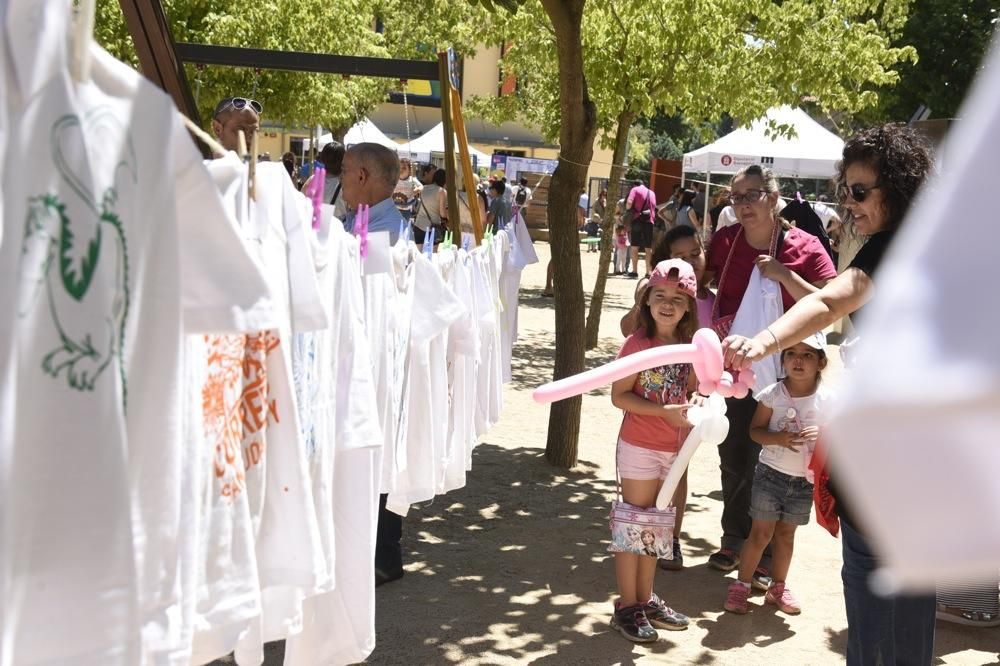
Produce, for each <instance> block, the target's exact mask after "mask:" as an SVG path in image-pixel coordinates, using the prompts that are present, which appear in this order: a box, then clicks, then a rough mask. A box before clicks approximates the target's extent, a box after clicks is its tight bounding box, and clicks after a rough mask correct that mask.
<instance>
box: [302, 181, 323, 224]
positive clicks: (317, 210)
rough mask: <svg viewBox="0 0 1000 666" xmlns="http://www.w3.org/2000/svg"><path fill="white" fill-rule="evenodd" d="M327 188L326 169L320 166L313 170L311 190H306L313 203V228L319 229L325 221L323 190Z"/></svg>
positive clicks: (310, 183)
mask: <svg viewBox="0 0 1000 666" xmlns="http://www.w3.org/2000/svg"><path fill="white" fill-rule="evenodd" d="M324 189H326V169H324V168H323V167H319V168H318V169H316V171H315V172H313V178H312V180H311V181H310V182H309V191H308V192H306V196H308V197H309V198H310V199H311V200H312V205H313V229H314V230H318V229H319V228H320V225H321V223H322V221H323V210H322V206H323V190H324Z"/></svg>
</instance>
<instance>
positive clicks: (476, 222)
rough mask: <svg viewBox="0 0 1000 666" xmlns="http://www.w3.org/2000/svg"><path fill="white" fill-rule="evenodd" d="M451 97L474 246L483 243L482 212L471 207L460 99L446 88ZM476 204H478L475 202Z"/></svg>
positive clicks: (473, 185)
mask: <svg viewBox="0 0 1000 666" xmlns="http://www.w3.org/2000/svg"><path fill="white" fill-rule="evenodd" d="M448 92H449V93H450V95H451V117H452V120H453V121H454V125H455V136H457V137H458V159H459V162H460V163H461V166H462V185H463V189H464V190H465V195H466V197H468V199H469V213H470V215H471V216H472V233H473V234H474V235H475V237H476V245H478V244H479V243H481V242H482V241H483V222H484V220H483V219H482V217H481V215H480V214H481V213H482V211H481V210H479V206H478V205H476V206H473V205H472V204H473V202H475V201H476V197H477V196H478V195H477V194H476V180H475V179H474V178H473V177H472V158H471V157H470V154H469V136H468V135H467V134H466V133H465V118H464V117H463V116H462V99H461V98H460V97H459V96H458V91H457V90H455V88H453V87H452V86H450V85H449V86H448ZM476 203H478V202H476ZM495 231H496V230H495V229H494V232H495Z"/></svg>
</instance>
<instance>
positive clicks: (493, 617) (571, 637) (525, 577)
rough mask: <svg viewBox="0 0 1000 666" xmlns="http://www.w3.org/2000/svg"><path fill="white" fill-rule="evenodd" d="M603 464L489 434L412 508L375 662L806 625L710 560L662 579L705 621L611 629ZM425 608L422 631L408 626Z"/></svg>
mask: <svg viewBox="0 0 1000 666" xmlns="http://www.w3.org/2000/svg"><path fill="white" fill-rule="evenodd" d="M597 469H598V468H597V466H596V465H594V464H593V463H591V462H587V461H581V462H580V464H579V465H578V466H577V467H576V469H575V470H573V471H564V470H559V469H556V468H554V467H551V466H550V465H548V464H547V463H546V462H545V460H544V456H543V452H542V451H541V450H540V449H533V448H526V447H521V448H514V449H509V448H502V447H499V446H495V445H491V444H482V445H480V446H479V447H478V448H477V449H476V450H475V453H474V459H473V469H472V472H471V473H470V475H469V482H468V485H467V486H466V488H464V489H462V490H459V491H455V492H453V493H449V494H448V495H447V496H445V497H439V498H437V500H435V501H434V502H433V503H431V504H429V505H426V506H423V507H415V508H414V509H413V510H412V511H411V512H410V515H409V516H408V517H407V519H406V522H405V525H404V536H403V549H404V560H405V562H406V575H405V576H404V577H403V578H402V579H401V580H399V581H397V582H394V583H391V584H389V585H385V586H383V587H381V588H379V589H378V590H377V593H376V594H377V619H376V627H377V647H376V648H375V651H374V653H373V654H372V655H371V657H370V658H369V659H368V661H367V663H369V664H379V665H396V664H407V665H410V664H446V663H456V664H457V663H462V664H498V663H500V664H503V663H508V664H515V663H516V664H522V663H532V664H553V665H555V664H634V663H636V661H637V660H639V659H641V658H643V657H649V658H651V659H652V660H653V661H664V662H667V661H668V660H670V659H671V653H672V652H674V651H675V649H676V648H678V647H679V646H681V645H683V644H688V645H690V642H691V641H692V640H696V641H699V642H700V650H699V651H698V654H697V656H696V657H695V658H693V659H690V660H688V663H693V664H724V663H728V662H727V660H726V658H725V654H726V652H727V651H728V650H730V649H739V648H741V647H743V646H746V645H749V644H754V645H756V646H759V647H767V646H777V645H780V644H781V643H782V642H783V641H785V640H787V639H790V638H792V637H793V636H794V635H795V631H794V630H793V629H792V626H791V625H792V624H793V622H792V621H791V620H790V619H789V618H787V617H785V616H783V615H781V614H779V613H777V612H776V611H775V610H774V609H773V607H770V606H765V605H764V604H763V600H762V596H761V595H759V594H757V595H755V596H753V597H751V604H752V610H751V612H750V613H749V614H748V615H746V616H743V617H737V616H733V615H729V614H726V613H721V614H720V612H719V610H720V609H719V607H720V605H721V601H722V598H723V595H724V593H725V582H724V581H723V580H720V579H719V574H718V572H716V571H712V570H710V569H708V567H707V566H706V565H705V564H704V563H703V562H704V561H703V560H701V562H702V563H700V564H697V565H694V566H688V567H686V568H685V570H684V572H683V574H675V573H667V572H659V573H658V575H657V583H656V588H657V591H658V593H659V594H660V595H661V596H662V597H664V599H665V600H666V601H667V602H668V603H669V604H670V605H672V606H674V607H675V608H677V609H678V610H681V611H683V612H685V613H687V614H688V615H689V616H690V617H691V619H692V621H693V622H695V623H697V625H698V627H699V628H700V629H701V630H702V631H701V632H698V633H697V634H694V633H693V632H677V633H670V632H661V638H660V640H659V641H658V642H656V643H654V644H651V645H641V646H640V645H633V644H631V643H628V642H626V641H625V640H623V639H622V638H621V637H619V636H618V635H617V634H616V633H615V632H613V631H612V630H611V629H610V628H609V626H608V619H609V617H610V610H611V601H612V599H613V598H614V595H615V583H614V577H613V569H612V563H611V561H610V558H611V556H610V555H609V554H608V553H607V552H606V547H607V543H608V542H607V536H608V528H607V513H608V507H609V502H610V500H611V498H612V497H613V495H614V481H613V480H612V479H609V478H603V477H600V476H598V473H597V472H595V470H597ZM710 502H712V503H714V500H711V499H709V498H708V497H706V496H700V497H699V496H693V497H692V498H691V500H690V503H689V510H691V511H694V512H698V511H704V510H706V508H708V507H707V504H708V503H710ZM684 543H685V550H686V552H687V553H688V555H695V554H699V555H702V554H707V553H708V552H709V551H710V550H712V544H710V543H708V542H707V541H704V540H701V539H695V538H685V539H684ZM807 612H808V611H807ZM416 617H420V618H422V619H421V622H420V626H421V631H420V633H419V634H417V633H415V632H414V631H413V630H412V628H411V627H412V623H411V621H412V619H413V618H416ZM428 618H430V619H431V621H429V622H428V621H427V620H428ZM705 630H707V632H705ZM937 638H938V640H937V650H936V654H937V655H939V656H940V655H950V654H952V653H958V652H962V651H963V650H970V649H971V650H984V651H989V650H990V649H991V648H992V650H996V631H995V630H977V629H969V628H966V627H954V626H951V625H940V624H939V626H938V636H937ZM826 641H827V643H828V645H829V648H830V649H831V650H832V651H835V652H838V653H840V654H843V653H844V651H845V648H846V632H844V631H835V630H832V629H829V628H828V629H827V630H826ZM998 657H1000V655H998ZM281 662H282V645H281V644H280V643H274V644H269V645H268V646H267V655H266V660H265V666H280V664H281ZM217 663H219V664H221V663H223V662H217ZM226 663H232V662H231V661H230V662H226ZM773 663H792V662H783V661H782V660H781V659H779V660H777V661H775V662H773Z"/></svg>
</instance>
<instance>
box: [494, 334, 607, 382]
mask: <svg viewBox="0 0 1000 666" xmlns="http://www.w3.org/2000/svg"><path fill="white" fill-rule="evenodd" d="M621 344H622V342H621V340H617V339H615V338H601V339H600V340H599V341H598V344H597V347H595V348H594V349H591V350H590V351H588V352H587V353H586V358H585V359H584V369H585V370H589V369H591V368H596V367H598V366H601V365H604V364H605V363H608V362H609V361H613V360H614V359H615V357H616V356H617V355H618V350H619V349H620V348H621ZM554 363H555V347H553V346H552V334H551V333H547V332H544V331H537V330H530V331H522V332H521V333H520V334H519V335H518V339H517V343H516V344H515V345H514V354H513V359H512V362H511V378H512V379H511V381H512V386H513V388H514V389H516V390H519V391H524V390H526V391H533V390H535V389H536V388H537V387H539V386H541V385H542V384H545V383H548V382H550V381H552V367H553V365H554ZM610 391H611V386H610V385H607V386H603V387H601V388H599V389H596V390H594V391H592V392H591V395H605V396H606V395H611V393H610Z"/></svg>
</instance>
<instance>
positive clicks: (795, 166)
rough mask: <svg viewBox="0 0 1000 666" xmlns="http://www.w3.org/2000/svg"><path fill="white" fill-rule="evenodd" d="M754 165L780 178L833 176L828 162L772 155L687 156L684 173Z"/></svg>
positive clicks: (726, 154) (725, 170)
mask: <svg viewBox="0 0 1000 666" xmlns="http://www.w3.org/2000/svg"><path fill="white" fill-rule="evenodd" d="M754 164H759V165H761V166H763V167H767V168H768V169H772V170H774V172H775V173H776V174H777V175H779V176H784V177H800V178H828V177H830V176H831V175H833V171H832V170H831V166H830V164H829V161H828V160H809V159H800V158H788V157H773V156H770V155H740V154H736V153H709V154H707V155H706V154H702V155H695V156H690V155H685V156H684V171H685V172H688V173H690V172H696V173H705V172H706V171H710V172H712V173H736V172H737V171H739V170H740V169H743V168H745V167H748V166H752V165H754Z"/></svg>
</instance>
